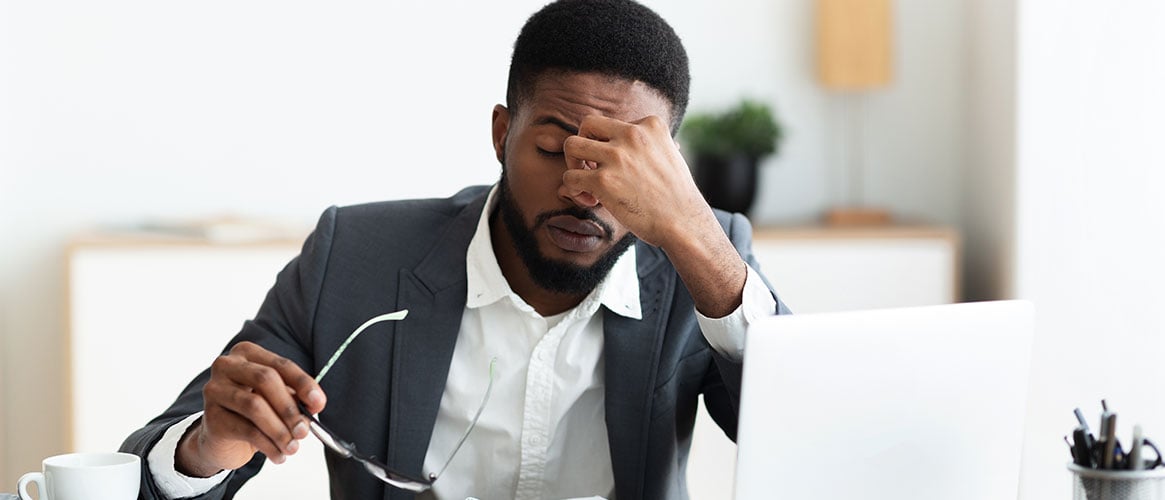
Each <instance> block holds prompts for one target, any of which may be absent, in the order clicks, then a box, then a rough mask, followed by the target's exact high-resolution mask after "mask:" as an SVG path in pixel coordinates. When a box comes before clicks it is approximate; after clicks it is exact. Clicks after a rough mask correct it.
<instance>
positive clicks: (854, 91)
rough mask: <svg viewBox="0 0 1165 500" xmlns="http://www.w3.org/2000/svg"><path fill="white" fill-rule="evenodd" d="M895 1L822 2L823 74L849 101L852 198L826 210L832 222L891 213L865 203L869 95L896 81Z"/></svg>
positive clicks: (881, 219)
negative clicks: (865, 128) (893, 57)
mask: <svg viewBox="0 0 1165 500" xmlns="http://www.w3.org/2000/svg"><path fill="white" fill-rule="evenodd" d="M890 10H891V3H890V0H817V73H818V78H819V79H820V81H821V84H822V85H823V86H824V87H825V88H827V89H829V90H831V91H834V93H835V94H837V96H836V97H837V100H839V101H841V103H842V104H843V105H844V109H843V111H844V115H845V118H844V119H843V120H842V121H844V122H845V123H846V125H847V126H846V134H845V135H846V138H845V140H844V141H843V147H842V149H843V151H845V163H846V169H845V170H846V177H847V179H846V181H847V184H848V189H847V199H846V200H845V203H843V204H842V205H841V206H836V207H834V208H831V209H829V210H828V211H827V212H826V216H825V219H826V222H827V223H829V224H847V225H852V224H885V223H888V222H890V213H889V212H888V211H887V210H884V209H880V208H872V207H868V206H865V205H864V204H863V201H862V194H863V182H862V171H863V165H862V161H863V159H864V158H862V156H863V155H862V151H861V145H862V144H861V142H862V137H861V135H862V122H863V120H862V118H863V116H862V114H861V109H860V108H861V105H862V104H863V100H864V97H865V95H866V94H867V93H868V92H869V91H871V90H874V89H877V88H879V87H883V86H885V85H887V84H889V83H890V79H891V64H892V62H891V52H892V48H891V45H892V38H893V37H892V33H891V12H890Z"/></svg>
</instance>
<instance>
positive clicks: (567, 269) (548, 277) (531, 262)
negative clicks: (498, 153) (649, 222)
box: [493, 166, 636, 295]
mask: <svg viewBox="0 0 1165 500" xmlns="http://www.w3.org/2000/svg"><path fill="white" fill-rule="evenodd" d="M498 194H499V195H500V196H499V199H498V206H497V210H496V211H495V212H494V215H493V216H500V217H501V218H502V223H503V224H505V226H506V232H508V233H509V234H510V241H511V242H512V243H513V244H514V248H516V249H517V251H518V258H519V259H521V260H522V264H523V265H524V266H526V270H527V272H529V273H530V278H531V279H532V280H533V281H534V283H535V284H536V285H538V286H539V287H541V288H542V289H544V290H547V291H549V292H554V293H562V294H570V295H585V294H588V293H591V291H593V290H594V289H595V287H597V286H599V283H602V282H603V280H604V279H606V278H607V275H608V274H610V273H611V268H612V267H614V266H615V262H616V261H618V260H619V257H621V256H622V255H623V253H624V252H626V251H627V249H628V248H630V247H631V245H632V244H633V243H635V240H636V238H635V235H633V234H631V233H627V235H625V236H623V237H622V238H620V239H619V241H617V242H615V245H614V246H612V247H611V248H610V249H608V250H607V251H606V252H604V253H603V255H601V256H600V257H599V260H597V261H595V263H593V264H591V265H589V266H580V265H578V264H575V263H573V262H566V261H561V260H556V259H552V258H550V257H547V256H546V255H544V254H543V253H542V251H541V250H540V249H539V248H538V240H537V238H535V237H534V234H535V232H537V231H539V230H541V229H542V228H543V227H544V226H545V224H546V221H547V220H548V219H550V218H551V217H555V216H558V215H569V216H572V217H575V218H578V219H581V220H588V221H591V222H594V223H595V224H598V225H599V227H601V228H602V229H603V234H604V238H605V239H606V240H607V241H611V234H612V230H611V226H610V225H609V224H607V223H605V222H603V221H602V220H600V219H599V218H598V216H596V215H595V213H594V211H592V210H587V209H583V208H580V207H578V206H571V207H568V208H564V209H561V210H552V211H549V212H542V213H540V214H538V217H536V218H535V219H534V225H533V227H526V223H525V221H524V220H523V219H522V212H521V211H520V210H519V209H518V205H517V203H515V201H514V197H513V194H512V192H511V191H510V186H509V181H508V179H507V178H506V169H505V167H504V166H503V167H502V178H501V181H499V182H498Z"/></svg>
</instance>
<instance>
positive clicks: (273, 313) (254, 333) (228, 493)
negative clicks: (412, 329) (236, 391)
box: [121, 207, 337, 500]
mask: <svg viewBox="0 0 1165 500" xmlns="http://www.w3.org/2000/svg"><path fill="white" fill-rule="evenodd" d="M336 212H337V209H336V208H335V207H331V208H329V209H328V210H326V211H325V212H324V214H323V215H322V216H321V217H320V220H319V223H318V225H317V226H316V228H315V230H314V231H313V232H312V234H311V235H310V236H308V238H307V240H306V241H305V243H304V245H303V249H302V251H301V253H300V255H299V256H297V257H295V258H294V259H292V260H291V262H290V263H288V264H287V266H286V267H284V268H283V270H282V271H280V272H279V274H278V276H277V278H276V280H275V285H274V286H273V287H272V288H271V290H270V291H268V292H267V296H266V298H265V299H264V300H263V304H262V305H261V306H260V307H259V311H258V313H256V315H255V318H254V319H252V320H248V321H246V322H244V324H243V328H242V330H241V331H239V333H238V334H237V335H235V337H234V338H232V339H231V340H230V342H229V343H228V344H227V346H226V348H225V349H224V350H223V353H224V354H225V353H226V352H228V351H230V349H231V348H232V347H233V346H234V345H235V344H237V343H239V342H243V341H250V342H254V343H256V344H259V345H260V346H262V347H264V348H265V349H267V350H269V351H272V352H274V353H276V354H279V355H280V356H283V357H285V358H288V359H290V360H291V361H293V362H295V363H296V364H298V365H299V366H301V367H303V368H304V369H305V370H309V371H310V370H311V367H312V366H313V355H312V330H313V324H314V321H315V313H316V304H317V303H318V302H319V295H320V290H321V288H322V287H323V282H324V276H325V273H326V271H327V264H328V259H329V257H330V251H331V247H332V238H333V235H334V231H335V222H336ZM161 355H165V354H164V353H161ZM209 379H210V370H209V369H207V370H205V371H203V372H202V373H201V374H199V375H198V376H197V377H195V378H194V380H192V381H191V382H190V384H189V385H187V386H186V388H185V389H183V390H182V393H181V394H180V395H179V396H178V399H177V400H175V401H174V403H173V404H172V405H171V406H170V407H169V408H167V409H166V410H165V411H164V412H163V413H162V414H161V415H159V416H158V417H157V418H155V419H153V420H151V421H150V422H149V423H147V424H146V426H145V427H143V428H141V429H138V430H137V431H135V432H134V433H133V434H131V435H130V436H129V438H127V439H126V440H125V442H124V443H122V445H121V451H124V452H127V453H133V454H135V455H138V456H139V457H141V458H142V460H141V463H142V468H143V470H142V474H141V477H142V484H141V493H140V494H139V498H142V499H148V500H154V499H157V500H163V499H165V498H166V497H164V496H163V495H162V494H161V493H160V492H159V489H158V486H157V484H155V483H154V479H153V475H152V474H151V473H150V470H149V464H148V459H147V457H148V455H149V452H150V450H151V449H152V448H153V446H154V445H155V444H156V443H157V442H158V441H159V440H160V439H161V438H162V435H163V434H164V433H165V432H166V429H168V428H169V427H170V426H172V425H174V424H175V423H177V422H179V421H181V420H182V419H183V418H186V417H187V416H189V415H192V414H194V413H196V412H198V411H201V410H202V409H203V399H202V388H203V386H205V385H206V383H207V381H208V380H209ZM265 460H266V457H265V456H264V455H263V454H262V453H256V454H255V457H254V458H252V459H251V461H250V462H248V463H247V464H246V465H245V466H243V467H242V468H239V469H238V470H235V471H234V472H232V473H231V474H230V475H228V477H227V479H226V480H225V481H223V482H222V483H220V484H219V485H218V486H216V487H214V488H213V489H211V490H210V491H209V492H207V493H206V494H204V495H202V496H199V497H196V498H199V499H212V500H218V499H230V498H233V497H234V495H235V492H237V491H238V490H239V488H240V487H242V485H243V484H244V483H245V482H246V481H247V480H248V479H250V478H251V477H254V475H255V474H257V473H258V472H259V469H260V468H262V466H263V462H264V461H265Z"/></svg>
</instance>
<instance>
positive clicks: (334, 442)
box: [308, 418, 352, 458]
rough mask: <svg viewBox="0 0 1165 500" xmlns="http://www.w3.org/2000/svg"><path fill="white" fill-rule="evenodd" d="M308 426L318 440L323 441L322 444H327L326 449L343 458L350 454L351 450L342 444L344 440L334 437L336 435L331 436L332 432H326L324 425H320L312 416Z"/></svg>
mask: <svg viewBox="0 0 1165 500" xmlns="http://www.w3.org/2000/svg"><path fill="white" fill-rule="evenodd" d="M308 427H309V428H310V429H311V433H312V434H315V435H316V437H317V438H319V440H320V442H321V443H324V446H327V447H328V449H330V450H332V451H334V452H336V453H339V454H340V456H342V457H344V458H348V457H351V456H352V451H351V450H349V449H348V447H347V446H344V442H343V441H340V440H339V439H336V436H333V435H332V433H330V432H328V430H327V429H325V428H324V426H322V425H320V423H319V422H316V420H315V419H314V418H313V419H311V424H309V425H308Z"/></svg>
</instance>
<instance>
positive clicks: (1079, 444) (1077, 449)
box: [1072, 426, 1092, 467]
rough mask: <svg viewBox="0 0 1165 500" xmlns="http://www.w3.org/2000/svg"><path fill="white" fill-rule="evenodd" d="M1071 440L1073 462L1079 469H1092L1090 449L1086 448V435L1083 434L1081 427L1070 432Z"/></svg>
mask: <svg viewBox="0 0 1165 500" xmlns="http://www.w3.org/2000/svg"><path fill="white" fill-rule="evenodd" d="M1072 440H1073V441H1075V444H1073V445H1072V458H1073V461H1074V462H1075V463H1076V465H1079V466H1081V467H1092V449H1091V448H1090V447H1089V446H1087V443H1088V441H1089V440H1088V434H1087V433H1086V432H1084V427H1083V426H1078V427H1076V430H1074V431H1072Z"/></svg>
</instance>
